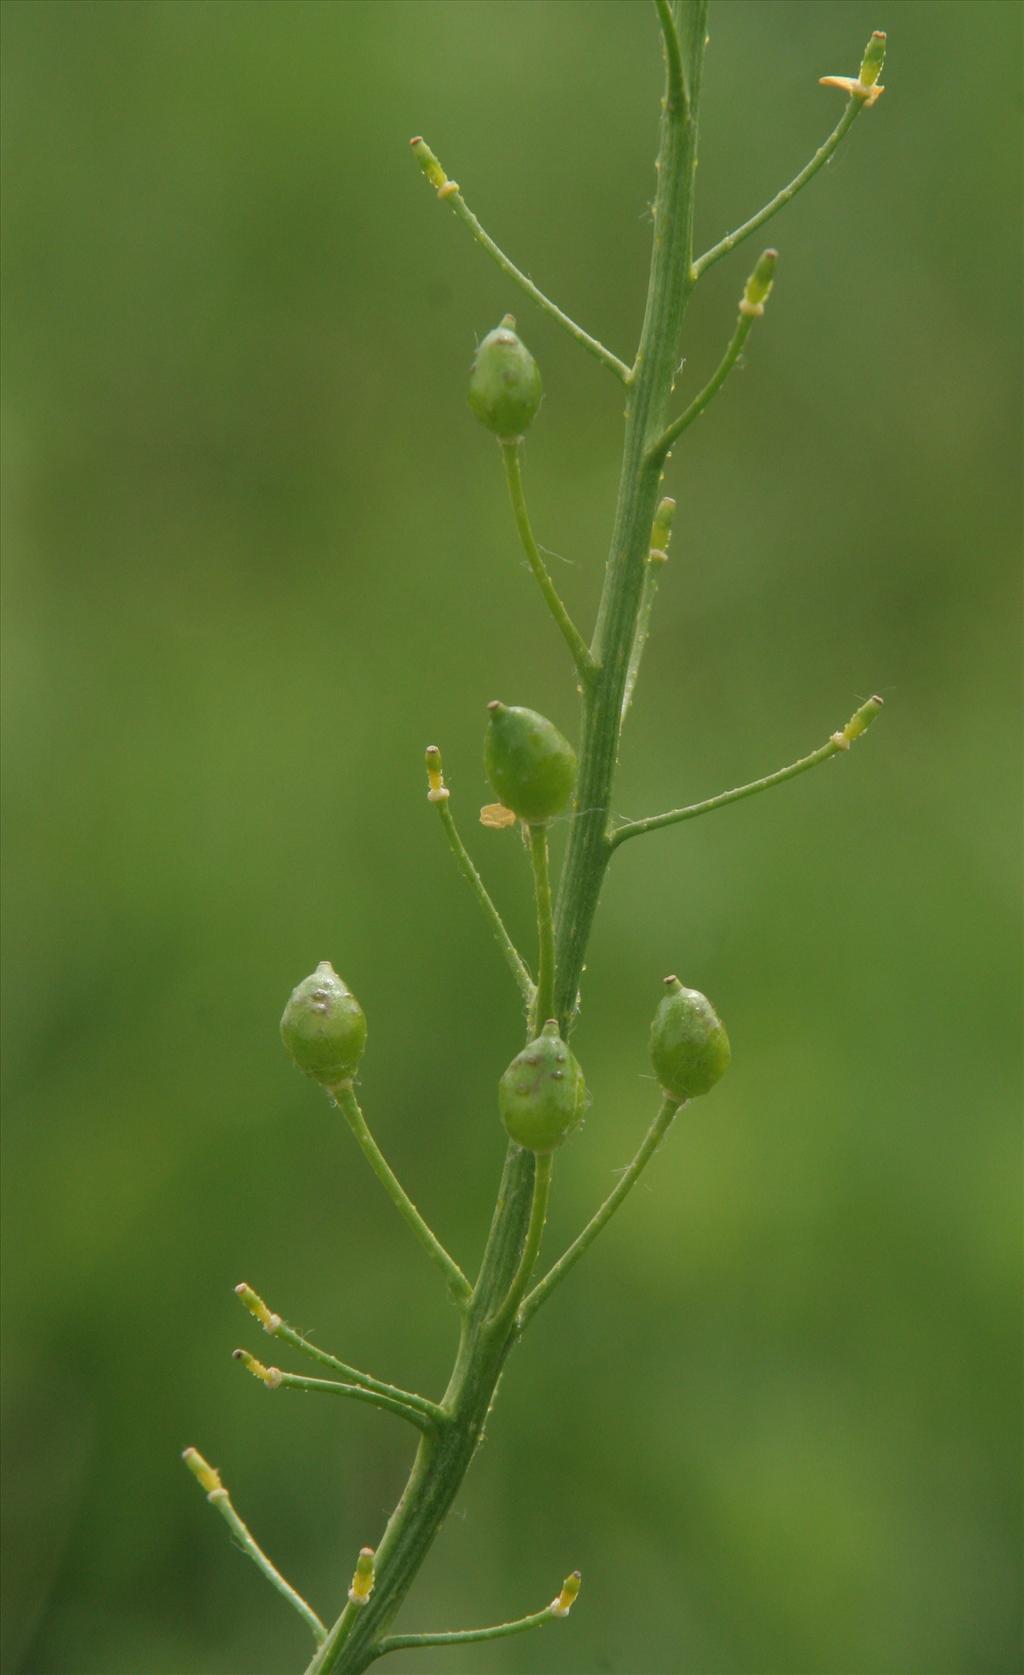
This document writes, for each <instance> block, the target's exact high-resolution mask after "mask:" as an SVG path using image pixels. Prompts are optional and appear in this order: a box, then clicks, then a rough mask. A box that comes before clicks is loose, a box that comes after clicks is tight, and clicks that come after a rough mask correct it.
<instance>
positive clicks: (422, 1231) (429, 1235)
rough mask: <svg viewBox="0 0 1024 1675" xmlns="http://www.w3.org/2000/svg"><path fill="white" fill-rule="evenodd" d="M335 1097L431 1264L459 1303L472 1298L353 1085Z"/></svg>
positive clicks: (334, 1093) (340, 1086) (335, 1092)
mask: <svg viewBox="0 0 1024 1675" xmlns="http://www.w3.org/2000/svg"><path fill="white" fill-rule="evenodd" d="M330 1093H331V1097H332V1098H333V1099H334V1100H335V1102H336V1104H337V1105H339V1106H340V1108H341V1111H342V1113H343V1115H344V1117H345V1121H346V1122H347V1123H348V1126H349V1128H350V1129H351V1130H352V1133H353V1134H354V1135H355V1138H356V1141H357V1143H358V1145H359V1149H360V1151H361V1152H362V1153H363V1156H364V1157H365V1158H366V1160H367V1162H368V1163H369V1165H370V1168H371V1169H372V1170H373V1172H374V1174H375V1175H376V1177H377V1179H378V1180H379V1181H380V1183H381V1186H382V1187H383V1188H384V1191H385V1192H386V1193H387V1195H388V1197H389V1198H390V1199H391V1202H392V1204H394V1206H395V1208H396V1210H397V1211H398V1213H399V1215H400V1216H401V1217H402V1218H403V1220H404V1221H406V1222H408V1224H409V1226H410V1227H411V1228H412V1230H413V1232H414V1233H415V1235H416V1237H417V1239H418V1240H419V1241H420V1244H421V1245H422V1246H423V1248H424V1250H425V1251H426V1253H427V1255H428V1256H429V1257H430V1260H431V1261H432V1262H434V1263H436V1264H437V1266H438V1267H439V1268H440V1270H441V1272H442V1273H443V1274H444V1277H445V1279H446V1280H447V1282H448V1289H449V1290H450V1291H451V1292H452V1294H453V1295H454V1296H455V1297H456V1298H459V1299H465V1298H467V1297H468V1296H469V1294H470V1292H471V1290H472V1287H471V1285H470V1283H469V1281H468V1280H467V1278H466V1276H465V1274H464V1273H463V1272H462V1269H461V1268H460V1267H459V1265H458V1263H457V1262H456V1261H455V1258H454V1257H452V1256H449V1254H448V1252H447V1251H446V1250H445V1248H444V1246H443V1245H442V1243H441V1241H440V1239H438V1238H437V1236H436V1235H435V1234H434V1233H433V1232H432V1231H431V1229H430V1228H429V1227H428V1226H427V1223H426V1222H425V1221H424V1219H423V1217H422V1216H421V1215H420V1212H419V1210H418V1209H417V1208H416V1206H415V1204H414V1203H413V1201H412V1199H411V1198H410V1197H409V1194H408V1193H407V1192H406V1190H405V1188H404V1187H403V1186H402V1184H401V1182H400V1181H399V1179H398V1176H397V1175H396V1174H395V1172H394V1170H393V1169H392V1168H391V1166H390V1164H389V1163H388V1161H387V1159H386V1158H385V1156H384V1154H383V1152H382V1151H381V1149H380V1147H379V1146H378V1144H377V1142H376V1140H375V1139H374V1138H373V1135H372V1134H371V1133H370V1130H369V1128H368V1127H367V1123H366V1118H365V1117H364V1116H363V1113H362V1111H361V1110H360V1108H359V1101H358V1100H357V1099H356V1096H355V1093H354V1092H353V1089H352V1083H351V1082H339V1084H338V1085H337V1087H334V1088H331V1089H330Z"/></svg>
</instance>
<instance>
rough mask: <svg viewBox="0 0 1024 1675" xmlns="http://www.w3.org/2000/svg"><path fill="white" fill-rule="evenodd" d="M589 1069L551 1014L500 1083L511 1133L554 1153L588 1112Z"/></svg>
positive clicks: (534, 1148) (535, 1148) (524, 1142)
mask: <svg viewBox="0 0 1024 1675" xmlns="http://www.w3.org/2000/svg"><path fill="white" fill-rule="evenodd" d="M586 1103H587V1089H586V1085H585V1083H584V1081H583V1072H582V1070H581V1069H580V1067H579V1065H578V1064H577V1062H576V1060H575V1059H574V1057H573V1055H572V1053H571V1052H570V1051H569V1049H568V1047H567V1046H566V1044H565V1042H564V1041H563V1040H562V1038H561V1036H560V1035H559V1033H558V1020H557V1019H556V1018H549V1020H548V1022H547V1023H546V1024H545V1025H544V1028H543V1030H542V1031H541V1033H540V1035H538V1037H537V1039H536V1041H530V1042H528V1043H527V1045H526V1046H525V1047H524V1048H523V1050H522V1052H521V1053H517V1054H516V1056H515V1058H514V1059H513V1060H512V1063H511V1064H510V1065H509V1067H508V1069H507V1070H506V1072H505V1074H504V1076H503V1077H502V1078H501V1081H500V1082H499V1083H498V1109H499V1111H500V1112H501V1120H502V1122H503V1123H504V1124H505V1127H506V1129H507V1130H508V1132H509V1135H510V1137H511V1138H512V1139H513V1140H515V1141H516V1142H517V1144H519V1145H520V1146H527V1147H528V1148H529V1150H530V1151H532V1152H553V1151H554V1150H555V1147H556V1146H560V1145H561V1144H562V1141H563V1140H565V1139H566V1138H567V1137H568V1135H570V1134H571V1133H572V1131H573V1129H574V1128H575V1127H576V1124H577V1123H578V1122H579V1120H580V1118H581V1117H582V1115H583V1111H584V1108H585V1106H586Z"/></svg>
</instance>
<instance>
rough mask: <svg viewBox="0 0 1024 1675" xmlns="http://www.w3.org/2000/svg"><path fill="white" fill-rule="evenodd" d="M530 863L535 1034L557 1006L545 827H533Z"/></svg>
mask: <svg viewBox="0 0 1024 1675" xmlns="http://www.w3.org/2000/svg"><path fill="white" fill-rule="evenodd" d="M530 860H531V862H532V863H533V890H534V898H535V900H536V904H537V949H538V962H537V992H536V995H535V996H534V1002H533V1011H532V1014H531V1027H532V1028H533V1030H534V1031H536V1030H538V1029H539V1028H540V1026H541V1025H542V1024H543V1023H545V1022H546V1021H547V1019H548V1018H550V1017H551V1016H552V1008H553V1007H554V1004H555V926H554V917H553V911H552V905H551V869H550V863H549V856H548V829H547V826H546V825H537V826H531V827H530Z"/></svg>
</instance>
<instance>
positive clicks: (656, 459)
mask: <svg viewBox="0 0 1024 1675" xmlns="http://www.w3.org/2000/svg"><path fill="white" fill-rule="evenodd" d="M753 324H754V318H753V316H752V315H749V314H740V315H739V317H738V319H737V321H736V330H735V331H734V332H733V334H732V339H731V341H730V343H729V347H728V349H727V350H726V351H725V354H724V355H723V356H722V359H721V361H720V362H719V364H718V367H717V369H716V371H715V372H714V373H713V374H712V375H711V377H710V378H709V379H708V381H707V383H706V384H705V385H704V388H703V389H702V390H701V392H700V394H699V395H695V396H694V398H693V400H692V401H691V403H690V405H689V407H688V408H687V409H686V411H685V413H681V414H680V416H679V418H678V419H675V420H673V422H672V424H670V425H669V426H668V429H667V430H665V431H664V432H663V433H662V435H661V436H660V437H659V438H658V440H657V442H656V443H655V444H654V447H653V448H652V449H651V452H650V456H649V457H650V459H651V462H652V463H653V464H657V465H661V464H662V463H663V461H664V460H665V458H666V456H667V455H668V453H669V451H670V449H672V448H673V447H674V446H675V444H676V443H677V442H678V440H679V438H680V437H681V436H682V434H683V431H684V430H687V429H688V428H689V426H690V425H692V424H693V421H694V419H699V418H700V416H701V414H702V413H703V411H704V409H705V407H708V406H709V405H710V404H711V402H712V401H713V400H714V398H715V396H716V395H717V394H718V392H719V390H720V389H721V388H722V385H723V384H724V383H725V381H726V379H727V378H728V376H729V374H730V372H731V371H732V369H733V367H734V366H735V365H736V362H737V361H738V360H739V358H740V356H741V354H742V353H743V345H744V344H745V343H746V341H747V338H748V337H749V336H750V332H751V327H752V326H753Z"/></svg>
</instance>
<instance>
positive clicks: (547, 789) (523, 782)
mask: <svg viewBox="0 0 1024 1675" xmlns="http://www.w3.org/2000/svg"><path fill="white" fill-rule="evenodd" d="M487 708H488V711H489V720H488V725H487V737H486V739H485V740H484V767H485V769H486V771H487V777H488V779H489V780H490V782H491V784H492V785H493V786H494V789H495V792H496V793H497V795H498V796H499V797H500V799H501V801H502V802H503V803H504V804H505V807H506V808H510V809H511V810H512V811H513V813H514V814H518V816H519V818H520V820H527V821H529V822H530V824H531V825H538V824H539V823H540V822H541V821H543V820H550V819H551V817H552V816H553V815H555V814H561V813H562V811H563V809H566V808H568V806H569V802H570V800H571V798H572V793H573V788H574V787H575V784H576V752H575V751H574V750H573V748H572V745H571V744H570V743H569V741H568V739H565V738H563V737H562V735H561V733H560V732H559V731H558V728H557V727H555V726H554V725H553V723H552V722H550V721H548V720H547V719H546V718H545V717H544V716H543V715H538V714H537V711H536V710H525V709H520V708H519V707H518V706H517V705H515V704H501V703H499V702H498V700H497V698H495V700H494V702H493V703H491V704H488V706H487Z"/></svg>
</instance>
